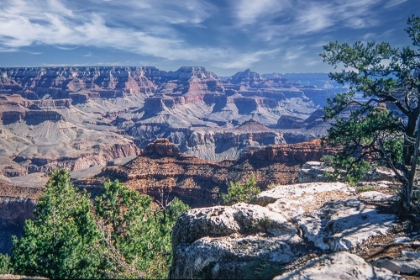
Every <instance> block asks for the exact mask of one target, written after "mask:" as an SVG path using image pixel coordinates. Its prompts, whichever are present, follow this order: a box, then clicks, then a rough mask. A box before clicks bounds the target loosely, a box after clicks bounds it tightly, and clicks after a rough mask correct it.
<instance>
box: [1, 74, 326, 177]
mask: <svg viewBox="0 0 420 280" xmlns="http://www.w3.org/2000/svg"><path fill="white" fill-rule="evenodd" d="M306 88H307V86H306V85H305V86H303V85H302V84H299V83H297V82H291V81H289V80H288V79H286V78H284V77H281V76H273V77H263V76H261V75H260V74H258V73H256V72H252V71H251V70H249V69H248V70H246V71H244V72H238V73H237V74H235V75H234V76H232V77H231V78H229V79H224V80H221V79H219V78H218V77H217V75H216V74H214V73H213V72H210V71H208V70H206V69H205V68H204V67H200V66H193V67H181V68H179V69H178V70H176V71H162V70H159V69H157V68H155V67H45V68H0V155H1V156H3V157H4V159H2V160H0V167H1V168H0V169H1V170H2V172H1V173H2V174H4V175H6V176H19V175H25V174H28V173H33V172H44V173H48V172H49V171H50V170H51V169H52V168H67V169H69V170H79V169H83V168H86V167H90V166H92V165H105V164H106V162H107V161H109V160H113V159H115V158H116V157H121V156H135V155H137V153H138V152H139V149H138V148H137V147H139V148H145V147H146V146H147V145H148V144H149V143H151V142H153V141H154V140H155V139H156V138H168V139H169V140H170V141H171V142H173V143H175V144H176V145H177V146H178V148H179V149H180V151H181V152H183V153H186V154H189V155H193V156H198V157H200V158H203V159H206V160H212V161H221V160H227V159H237V158H239V157H240V156H241V155H242V154H244V153H246V152H247V151H250V150H253V149H255V148H258V147H263V146H266V145H278V144H286V143H289V144H290V143H296V142H300V141H305V140H306V141H307V140H311V139H314V138H317V137H320V136H323V135H324V134H325V127H324V126H323V124H321V123H320V122H319V118H318V119H316V121H312V122H306V121H305V120H306V119H308V118H310V117H311V113H312V112H314V110H315V109H316V106H314V103H316V102H315V101H316V100H315V99H313V100H312V99H311V98H309V97H308V96H306V95H305V91H304V90H305V89H306ZM313 96H315V94H314V95H313ZM293 118H295V120H296V121H295V122H294V124H292V125H288V120H291V119H293ZM250 120H251V121H253V123H254V124H249V123H248V122H249V121H250ZM299 120H304V121H303V122H301V121H299ZM285 123H286V124H285ZM136 146H137V147H136Z"/></svg>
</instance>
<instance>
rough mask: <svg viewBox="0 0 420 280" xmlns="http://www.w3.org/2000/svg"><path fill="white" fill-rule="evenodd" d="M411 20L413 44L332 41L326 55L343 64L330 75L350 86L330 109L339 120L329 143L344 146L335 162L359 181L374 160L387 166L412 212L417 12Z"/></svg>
mask: <svg viewBox="0 0 420 280" xmlns="http://www.w3.org/2000/svg"><path fill="white" fill-rule="evenodd" d="M407 23H408V27H407V28H406V29H405V31H406V32H407V34H408V36H409V38H410V39H411V41H412V46H407V47H404V48H402V49H398V48H394V47H392V46H391V45H390V44H389V43H386V42H383V43H376V42H368V43H366V44H364V43H361V42H356V43H354V44H353V45H349V44H347V43H341V44H340V43H338V42H330V43H329V44H328V45H325V46H324V52H323V53H322V54H321V56H322V57H323V59H324V62H327V63H329V64H330V65H332V66H334V67H335V68H337V67H342V68H343V70H342V71H341V72H335V73H330V75H329V76H330V78H331V79H332V80H335V81H337V82H338V83H341V84H346V85H349V90H348V92H345V93H340V94H337V95H336V96H335V97H333V98H329V99H328V105H327V106H326V107H325V112H326V114H325V117H324V118H325V119H326V120H333V122H332V126H331V128H330V129H329V130H328V136H327V138H326V141H327V143H328V144H330V145H332V146H337V147H340V148H341V149H342V151H341V152H340V153H339V154H337V155H336V156H335V159H334V162H335V166H336V167H340V168H344V169H346V170H347V175H349V176H350V178H353V179H356V180H357V179H360V178H361V176H360V175H361V173H363V171H366V170H367V168H366V167H367V165H368V161H374V162H375V161H376V162H380V163H384V164H386V165H387V166H388V167H390V168H391V169H392V170H393V171H394V173H395V176H396V177H397V178H398V180H399V181H400V182H401V183H402V186H403V188H402V190H403V194H404V200H403V202H404V203H403V206H404V209H405V210H410V208H411V206H412V192H413V185H414V180H415V172H416V165H417V163H418V145H419V134H418V133H417V131H419V126H420V123H419V121H418V119H419V115H420V98H419V97H420V96H419V94H420V78H419V74H420V73H419V69H420V17H416V16H414V15H413V16H412V17H410V18H409V19H408V22H407ZM358 93H361V94H362V98H357V94H358ZM352 176H353V177H352Z"/></svg>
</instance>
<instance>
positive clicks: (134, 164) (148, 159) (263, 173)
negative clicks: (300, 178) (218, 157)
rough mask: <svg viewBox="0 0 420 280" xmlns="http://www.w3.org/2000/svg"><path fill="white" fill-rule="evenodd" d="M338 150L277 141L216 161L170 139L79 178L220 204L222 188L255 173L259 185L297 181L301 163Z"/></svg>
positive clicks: (83, 182) (158, 195) (92, 184)
mask: <svg viewBox="0 0 420 280" xmlns="http://www.w3.org/2000/svg"><path fill="white" fill-rule="evenodd" d="M330 152H332V151H330V150H328V149H324V148H322V147H321V146H320V141H313V142H309V143H301V144H298V145H274V146H269V147H267V148H263V149H260V150H256V151H250V152H248V153H246V154H244V155H243V156H242V157H241V158H239V159H238V160H235V161H233V160H230V161H222V162H210V161H206V160H203V159H200V158H197V157H193V156H189V155H186V154H182V153H180V151H179V149H178V148H177V146H175V145H174V144H172V143H170V142H169V141H168V140H167V139H158V140H157V141H155V142H154V143H152V144H149V145H148V146H147V147H146V148H145V149H144V150H143V151H142V152H141V154H140V156H138V157H137V158H135V159H133V160H131V161H130V162H128V163H126V164H124V165H122V166H107V167H105V168H104V169H103V170H102V172H101V173H100V174H99V175H97V176H96V177H95V178H90V179H89V178H87V179H80V180H77V181H75V184H76V185H78V186H79V187H86V188H88V189H89V188H92V187H93V188H98V189H100V188H102V184H103V182H104V181H106V180H107V179H108V178H111V179H119V180H120V181H122V182H123V183H124V184H125V185H127V186H130V187H131V188H133V189H136V190H138V191H140V192H141V193H144V194H148V195H151V196H152V197H154V198H156V199H160V198H161V196H162V195H165V196H166V195H170V196H172V197H173V196H177V197H180V198H181V199H182V200H184V201H185V202H187V203H189V204H190V205H191V206H194V207H198V206H205V205H214V204H217V203H220V198H219V194H220V192H226V191H227V187H228V182H230V181H241V182H245V181H246V180H247V179H249V178H250V176H251V174H254V175H255V177H256V179H257V183H258V185H259V186H260V187H261V188H263V189H266V188H267V187H268V186H270V185H273V184H290V183H294V182H296V181H297V173H298V169H299V165H300V164H302V163H304V162H305V161H308V160H319V159H320V157H321V156H322V155H324V154H326V153H330Z"/></svg>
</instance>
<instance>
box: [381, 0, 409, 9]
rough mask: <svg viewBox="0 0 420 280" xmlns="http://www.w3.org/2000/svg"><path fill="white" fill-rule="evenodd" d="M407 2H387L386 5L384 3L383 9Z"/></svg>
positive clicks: (392, 0)
mask: <svg viewBox="0 0 420 280" xmlns="http://www.w3.org/2000/svg"><path fill="white" fill-rule="evenodd" d="M406 1H407V0H389V1H388V3H386V5H385V8H391V7H394V6H397V5H400V4H402V3H404V2H406Z"/></svg>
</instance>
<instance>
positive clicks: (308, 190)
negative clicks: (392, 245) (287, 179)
mask: <svg viewBox="0 0 420 280" xmlns="http://www.w3.org/2000/svg"><path fill="white" fill-rule="evenodd" d="M372 198H374V200H375V201H378V200H380V199H383V200H387V199H392V197H390V196H386V195H384V196H381V195H378V193H377V192H372V193H370V194H369V192H365V193H363V195H358V194H357V193H356V192H355V190H354V188H352V187H350V186H348V185H346V184H342V183H319V182H317V183H304V184H296V185H288V186H279V187H276V188H274V189H272V190H269V191H265V192H262V193H261V194H259V195H258V196H256V197H255V198H254V199H253V200H252V202H251V203H250V204H246V203H239V204H235V205H233V206H216V207H209V208H197V209H192V210H189V211H187V212H185V213H184V214H183V215H182V216H181V217H180V218H179V220H178V222H177V224H176V226H175V227H174V231H173V240H172V241H173V252H174V258H173V265H172V269H171V272H170V277H171V278H230V279H245V278H248V279H249V278H273V277H275V276H276V275H281V274H282V273H284V272H285V267H286V266H287V264H290V263H292V262H295V261H296V260H298V259H305V256H308V255H309V254H316V255H318V256H319V255H325V256H321V257H320V258H319V259H318V260H317V262H318V264H316V261H314V260H311V261H313V262H312V263H310V264H306V265H304V266H303V267H301V268H302V269H303V268H304V269H305V271H306V270H307V269H309V268H308V267H312V266H314V265H315V267H316V266H318V267H319V266H322V269H324V270H325V273H326V272H328V271H329V272H331V273H333V270H330V269H329V268H328V267H329V266H331V265H332V264H334V265H338V266H337V267H336V268H335V269H336V272H340V273H341V272H342V275H343V277H344V276H346V275H347V276H348V277H347V276H346V277H344V278H343V279H369V278H370V277H373V276H369V275H378V276H381V277H382V279H401V278H399V276H395V275H393V272H391V271H389V270H387V269H384V268H374V267H372V266H371V265H370V264H368V263H366V262H365V261H364V260H363V259H362V258H360V257H358V256H356V255H352V254H350V253H344V252H342V251H348V250H353V249H355V248H357V247H358V246H359V245H360V244H363V242H364V241H366V240H368V239H369V238H371V237H373V236H378V235H385V234H387V232H388V230H389V229H390V226H391V225H392V224H393V223H394V222H395V221H396V219H397V217H396V216H395V215H392V214H386V213H381V212H380V211H379V209H377V206H375V204H369V203H368V202H366V200H368V199H372ZM340 252H341V253H340ZM328 254H329V255H328ZM327 255H328V256H327ZM319 263H323V264H322V265H320V264H319ZM346 265H347V267H346V268H344V266H346ZM352 266H353V267H354V266H356V267H357V269H356V270H353V271H352V270H351V267H352ZM312 269H314V268H312ZM296 271H297V270H296ZM305 271H302V272H297V274H295V275H294V276H293V277H295V278H292V279H307V278H305V277H304V276H302V275H306V274H305V273H307V272H305ZM314 271H315V272H310V273H312V274H308V275H318V276H313V277H312V276H310V277H309V278H308V279H321V278H320V277H321V275H322V273H321V272H320V271H318V270H317V269H315V270H314ZM316 271H318V272H316ZM314 273H315V274H314ZM299 275H300V276H299ZM331 275H333V274H331ZM337 275H341V274H337ZM355 275H356V276H357V277H353V278H352V276H355ZM301 276H302V277H301ZM279 277H282V276H279ZM290 277H291V276H290ZM296 277H297V278H296ZM278 279H289V278H287V277H286V278H278ZM335 279H336V278H335ZM372 279H373V278H372Z"/></svg>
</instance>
